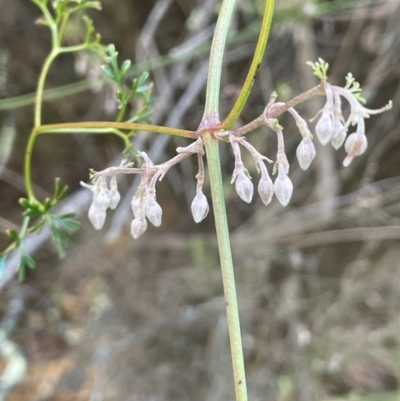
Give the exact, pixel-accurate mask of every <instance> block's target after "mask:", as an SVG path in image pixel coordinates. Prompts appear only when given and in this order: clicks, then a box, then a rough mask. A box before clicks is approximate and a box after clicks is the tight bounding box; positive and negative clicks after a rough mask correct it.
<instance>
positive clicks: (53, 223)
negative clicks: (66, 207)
mask: <svg viewBox="0 0 400 401" xmlns="http://www.w3.org/2000/svg"><path fill="white" fill-rule="evenodd" d="M73 217H74V214H73V213H66V214H63V215H55V214H47V215H46V221H47V223H48V225H49V227H50V231H51V235H52V240H53V242H54V244H55V245H56V247H57V249H58V253H59V256H60V258H63V257H65V250H64V248H65V247H67V246H68V245H69V244H70V243H71V241H70V239H69V237H68V234H72V233H74V232H76V231H77V230H79V227H80V223H79V222H78V221H76V220H74V219H73Z"/></svg>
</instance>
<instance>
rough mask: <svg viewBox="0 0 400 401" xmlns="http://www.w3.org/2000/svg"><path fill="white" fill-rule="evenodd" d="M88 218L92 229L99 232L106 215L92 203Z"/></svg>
mask: <svg viewBox="0 0 400 401" xmlns="http://www.w3.org/2000/svg"><path fill="white" fill-rule="evenodd" d="M88 217H89V220H90V222H91V223H92V224H93V227H94V228H95V229H96V230H101V229H102V228H103V226H104V222H105V221H106V217H107V213H106V211H105V210H104V209H103V208H101V207H100V206H98V205H97V204H96V203H92V204H91V205H90V207H89V213H88Z"/></svg>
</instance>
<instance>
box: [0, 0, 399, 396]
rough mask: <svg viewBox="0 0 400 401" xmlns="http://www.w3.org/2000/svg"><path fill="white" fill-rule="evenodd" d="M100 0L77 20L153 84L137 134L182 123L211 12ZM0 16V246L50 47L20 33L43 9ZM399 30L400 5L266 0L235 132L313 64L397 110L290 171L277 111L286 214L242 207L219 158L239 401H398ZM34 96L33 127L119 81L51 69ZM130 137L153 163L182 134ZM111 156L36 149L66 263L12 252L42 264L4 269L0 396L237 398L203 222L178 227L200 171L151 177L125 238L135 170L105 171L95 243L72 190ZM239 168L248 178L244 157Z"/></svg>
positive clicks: (89, 65)
mask: <svg viewBox="0 0 400 401" xmlns="http://www.w3.org/2000/svg"><path fill="white" fill-rule="evenodd" d="M102 4H103V9H102V11H100V12H93V13H91V17H92V18H93V19H94V22H95V26H96V27H97V30H98V31H99V32H100V33H101V35H102V37H103V43H114V44H115V45H116V47H117V49H118V50H119V52H120V56H121V59H127V58H128V59H131V60H132V61H133V63H134V64H136V67H135V68H136V71H137V74H139V73H140V72H141V71H144V70H148V71H149V72H150V76H151V80H152V81H153V82H154V94H155V102H154V112H153V115H152V118H151V120H152V122H153V123H155V124H165V125H168V126H176V127H182V128H187V129H192V130H195V129H196V128H197V126H198V124H199V122H200V119H201V116H202V113H203V104H204V94H205V85H206V77H207V56H208V50H209V45H210V39H211V35H212V33H213V29H214V25H215V22H216V17H217V12H218V7H219V4H220V2H219V1H218V0H147V1H140V0H118V1H117V2H116V1H113V0H103V1H102ZM263 7H264V2H263V1H261V0H240V1H239V2H238V7H237V12H236V16H235V19H234V22H233V24H232V26H231V28H230V44H229V47H228V51H227V53H226V57H225V66H224V73H223V82H222V94H221V116H222V117H224V116H226V115H227V113H228V112H229V110H230V107H231V106H232V105H233V103H234V101H235V99H236V96H237V94H238V93H239V90H240V88H241V85H242V83H243V81H244V79H245V76H246V72H247V69H248V67H249V65H250V62H251V56H252V52H253V49H254V48H255V44H256V40H257V34H258V29H259V27H260V20H261V17H262V12H263ZM0 9H1V10H2V11H1V13H0V98H1V99H2V100H1V102H0V123H1V130H2V131H1V135H0V149H1V150H0V244H1V247H2V248H3V247H5V246H6V245H7V241H6V235H5V231H6V230H7V229H9V228H13V227H18V226H19V225H20V223H21V209H20V207H19V206H18V199H19V198H20V197H22V196H24V182H23V176H22V166H23V155H24V150H25V146H26V141H27V138H28V135H29V132H30V129H31V127H32V123H33V112H32V111H33V104H32V93H33V92H34V90H35V86H36V81H37V77H38V74H39V72H40V68H41V65H42V62H43V60H44V58H45V57H46V54H47V53H48V52H49V49H50V41H49V32H48V31H47V29H46V27H43V26H37V25H35V20H36V19H37V18H38V17H39V11H38V9H37V8H36V7H35V6H34V5H33V4H32V3H31V2H30V1H28V0H12V1H11V0H0ZM399 20H400V1H399V0H382V1H380V0H358V1H357V0H354V1H352V0H332V1H326V2H322V1H312V0H301V1H300V0H286V1H277V5H276V14H275V16H274V20H273V29H272V32H271V36H270V41H269V45H268V48H267V52H266V57H265V59H264V61H263V63H262V65H261V67H260V70H259V73H258V77H257V79H256V81H255V84H254V88H253V91H252V95H251V97H250V99H249V102H248V104H247V106H246V108H245V110H244V111H243V113H242V115H241V118H240V121H238V126H239V125H240V124H245V123H247V122H249V121H251V120H252V119H254V118H255V117H257V116H258V115H259V114H260V113H261V112H262V110H263V108H264V107H265V105H266V103H267V102H268V98H269V95H270V94H271V92H272V91H273V90H276V91H277V92H278V94H279V99H280V100H281V101H285V100H288V99H289V98H291V97H292V96H295V95H296V94H298V93H300V92H301V91H304V90H306V89H309V88H310V87H312V86H314V85H315V84H316V81H315V79H314V78H315V77H314V76H313V75H312V72H311V69H310V68H309V67H308V66H306V64H305V63H306V61H309V60H311V61H315V60H317V58H318V57H322V58H324V59H325V60H326V61H328V62H329V63H330V82H331V83H333V84H338V85H344V83H345V75H346V74H347V72H348V71H351V72H352V73H353V74H354V75H355V76H356V78H357V80H359V81H360V83H361V85H362V87H363V89H364V92H363V93H364V95H365V97H366V98H367V103H368V106H369V107H371V108H379V107H382V106H384V105H385V104H386V103H387V102H388V100H390V99H392V100H393V102H394V107H393V110H392V111H390V112H387V113H385V114H383V115H379V116H373V117H371V118H370V120H368V121H367V136H368V141H369V147H368V150H367V152H366V154H364V155H363V156H362V157H359V158H357V159H356V160H355V161H354V162H353V164H352V165H351V166H350V167H348V168H343V167H342V161H343V158H344V156H345V152H344V150H343V149H340V150H339V151H338V152H335V151H334V150H333V148H331V147H330V146H327V147H321V146H318V149H317V158H316V160H314V162H313V164H312V166H311V168H310V169H309V171H307V172H304V171H302V170H301V169H300V168H299V166H298V164H297V160H296V159H295V157H294V156H295V149H296V147H297V145H298V143H299V141H300V135H299V133H298V131H297V128H296V126H295V124H294V122H293V121H292V120H291V119H290V118H287V117H286V116H284V117H282V118H281V120H280V123H281V125H283V126H284V127H285V130H284V134H285V140H286V148H287V151H288V157H289V159H290V160H291V172H290V177H291V179H292V181H293V183H294V187H295V190H294V195H293V198H292V201H291V203H290V204H289V206H288V207H286V208H282V207H281V206H280V204H279V203H278V202H277V201H276V199H274V200H273V201H272V203H271V204H270V205H269V206H268V207H265V206H264V205H263V204H262V203H261V201H260V200H259V199H258V198H257V197H255V199H254V200H253V202H252V203H251V205H247V204H245V203H243V202H242V201H241V200H240V199H239V198H238V197H237V195H236V193H235V191H234V188H233V186H232V185H230V178H231V174H232V171H233V168H234V158H233V156H232V153H231V149H230V148H229V147H228V146H221V157H222V163H223V169H224V179H225V184H226V188H225V193H226V197H227V208H228V214H229V223H230V228H231V233H232V242H233V250H234V260H235V269H236V277H237V281H238V292H239V304H240V307H241V317H242V329H243V342H244V349H245V359H246V366H247V376H248V390H249V399H250V400H252V401H256V400H260V401H261V400H263V401H264V400H265V401H278V400H279V401H291V400H296V401H297V400H299V401H312V400H329V401H334V400H336V401H338V400H358V401H364V400H371V401H372V400H383V401H389V400H398V399H400V390H399V378H400V313H399V312H400V269H399V268H400V262H399V260H400V246H399V245H400V203H399V197H400V162H399V154H400V128H399V120H400V117H399V108H400V87H399V75H400V24H399V23H398V21H399ZM78 22H79V21H77V28H76V29H79V27H78V26H79V24H78ZM73 32H74V31H73V30H72V31H71V35H72V34H73ZM47 88H48V89H51V91H50V92H49V93H48V96H49V97H50V98H48V99H49V100H50V101H49V100H48V101H46V102H45V103H44V115H43V120H44V122H46V123H50V122H68V121H85V120H90V121H93V120H105V119H109V120H113V119H114V118H115V115H116V112H117V110H116V103H115V98H114V96H115V88H114V87H113V86H112V85H111V83H110V82H108V81H106V80H105V79H104V78H102V76H101V71H100V63H99V61H98V60H96V59H94V58H91V57H89V55H87V54H84V55H80V56H77V57H75V56H72V55H65V56H63V57H60V58H59V59H57V60H56V62H55V64H54V65H53V67H52V69H51V71H50V74H49V77H48V83H47ZM21 95H26V96H22V97H21ZM4 99H9V100H8V101H4ZM322 106H323V98H322V97H321V98H316V99H313V100H312V101H309V102H307V103H304V104H302V105H301V106H299V107H298V111H299V112H300V113H301V114H302V115H303V116H304V117H305V118H307V119H310V118H312V117H313V116H314V115H315V113H316V112H317V111H318V110H319V109H320V108H321V107H322ZM134 108H135V105H134V106H133V109H134ZM345 112H346V111H345ZM314 124H315V123H313V124H311V125H312V128H314ZM247 137H248V139H249V140H250V142H251V143H252V144H253V145H255V146H256V147H257V149H258V150H259V151H260V152H261V153H263V154H265V155H267V156H268V157H270V158H274V156H275V152H276V139H275V136H274V135H271V132H269V131H268V130H267V129H266V128H262V129H259V130H258V131H257V132H254V133H252V134H249V135H248V136H247ZM135 144H136V146H137V147H138V148H139V149H141V150H145V151H146V152H147V153H148V154H149V155H150V157H151V159H152V160H153V161H154V162H162V161H165V160H167V159H168V158H169V157H171V156H173V155H174V154H175V149H176V147H178V146H182V145H185V144H187V142H186V141H185V140H181V139H177V138H170V137H168V136H166V135H159V136H156V135H153V134H149V133H145V132H141V133H138V135H137V137H136V138H135ZM121 151H122V144H121V143H120V141H118V139H115V138H114V137H105V136H104V135H102V136H93V135H91V136H68V135H65V136H43V137H41V138H40V139H39V140H38V142H37V146H36V148H35V154H34V158H33V180H34V184H35V185H36V191H37V194H38V196H39V197H41V198H44V197H46V194H48V193H51V191H52V187H53V182H54V178H55V177H61V178H62V179H63V180H64V181H65V182H66V183H68V185H69V186H70V188H71V191H70V196H69V197H68V198H67V199H66V200H65V202H64V203H63V205H62V207H61V209H62V210H63V211H74V212H76V213H77V215H78V216H80V220H81V221H82V229H81V230H80V232H79V233H78V234H76V235H74V236H73V238H72V244H71V246H70V247H69V249H68V252H67V257H66V258H65V259H64V260H59V259H58V257H57V254H56V252H55V249H54V247H53V245H51V243H50V242H49V241H48V238H47V234H46V232H43V233H42V234H41V235H39V236H37V235H33V236H31V237H29V238H28V239H27V242H26V245H25V246H26V249H28V250H29V251H30V252H32V253H34V256H35V259H36V261H37V265H38V266H37V269H36V270H35V271H31V272H30V273H29V274H28V277H27V279H26V280H25V281H24V282H23V283H22V284H20V283H18V282H17V281H16V280H15V278H14V277H13V271H14V270H13V269H15V266H14V265H15V263H14V265H12V263H10V265H9V266H7V269H6V271H5V272H4V275H3V279H2V281H1V284H0V287H1V293H0V298H1V301H0V316H1V317H0V375H1V378H0V400H10V401H47V400H49V401H50V400H52V401H81V400H82V401H84V400H85V401H86V400H90V401H108V400H110V401H111V400H126V401H128V400H129V401H136V400H137V401H139V400H140V401H141V400H143V401H144V400H146V401H148V400H152V401H164V400H165V401H169V400H171V401H172V400H173V401H184V400H191V401H197V400H199V401H200V400H207V401H214V400H219V401H225V400H226V401H228V400H233V399H234V394H233V387H232V370H231V362H230V353H229V344H228V337H227V323H226V319H225V302H224V300H223V293H222V283H221V277H220V271H219V266H218V252H217V247H216V240H215V235H214V227H213V219H212V214H211V213H210V215H209V216H208V217H207V219H206V220H205V221H204V222H203V223H201V224H200V225H196V224H195V223H193V221H192V218H191V215H190V203H191V200H192V199H193V196H194V193H195V179H194V176H195V174H196V173H197V161H196V159H195V158H193V159H189V160H188V161H187V162H185V163H183V164H182V165H180V166H178V167H176V168H174V169H173V170H171V171H170V172H169V173H168V174H167V176H166V177H165V179H164V180H163V181H162V182H161V183H160V184H158V187H157V189H158V192H157V199H158V201H159V203H160V204H161V205H162V207H163V212H164V217H163V224H162V226H161V228H159V229H149V230H148V231H147V232H146V234H145V235H143V236H142V237H141V238H140V239H139V240H136V241H134V240H133V239H132V238H131V236H130V234H129V225H130V221H131V219H132V216H131V211H130V199H131V197H132V195H133V193H134V191H135V188H136V185H137V183H136V182H135V181H134V180H133V179H132V177H127V178H126V177H125V178H124V177H121V178H120V180H119V189H120V192H121V194H122V196H123V199H122V203H121V204H120V206H119V207H118V208H117V210H116V212H114V213H113V214H109V216H108V218H107V222H106V227H105V228H104V229H103V230H102V231H101V232H100V233H98V232H95V231H94V229H93V228H92V227H91V226H90V224H89V223H88V219H87V216H86V215H87V210H88V206H89V204H90V201H91V194H90V193H89V192H90V191H88V190H83V189H80V187H79V181H80V180H83V181H87V179H88V171H89V168H94V169H95V170H100V169H103V168H105V167H106V166H107V165H108V164H113V165H115V164H118V163H119V162H120V160H121ZM244 161H245V164H246V166H247V167H248V168H249V170H250V172H251V173H252V174H253V177H254V178H256V175H257V173H256V171H254V169H253V163H252V161H251V160H250V159H246V158H245V159H244ZM205 192H206V194H207V195H209V187H208V183H207V182H206V187H205Z"/></svg>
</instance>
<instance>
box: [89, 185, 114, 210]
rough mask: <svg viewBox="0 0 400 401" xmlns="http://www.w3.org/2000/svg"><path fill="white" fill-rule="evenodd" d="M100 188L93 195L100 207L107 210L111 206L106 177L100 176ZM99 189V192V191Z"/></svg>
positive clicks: (94, 201) (94, 200)
mask: <svg viewBox="0 0 400 401" xmlns="http://www.w3.org/2000/svg"><path fill="white" fill-rule="evenodd" d="M99 180H100V189H99V190H98V189H95V192H94V195H93V203H95V204H96V205H97V206H98V207H100V208H101V209H103V210H104V211H106V210H107V209H108V208H109V207H110V191H109V189H108V187H107V182H106V179H105V177H100V178H99ZM97 190H98V191H99V192H97Z"/></svg>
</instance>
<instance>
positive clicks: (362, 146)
mask: <svg viewBox="0 0 400 401" xmlns="http://www.w3.org/2000/svg"><path fill="white" fill-rule="evenodd" d="M367 146H368V142H367V137H366V136H365V135H362V134H358V133H354V134H351V135H349V136H348V137H347V140H346V143H345V144H344V148H345V149H346V152H347V157H346V158H345V159H344V161H343V166H345V167H347V166H349V165H350V163H351V162H352V161H353V159H354V158H355V157H356V156H360V155H362V154H363V153H364V152H365V151H366V150H367Z"/></svg>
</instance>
